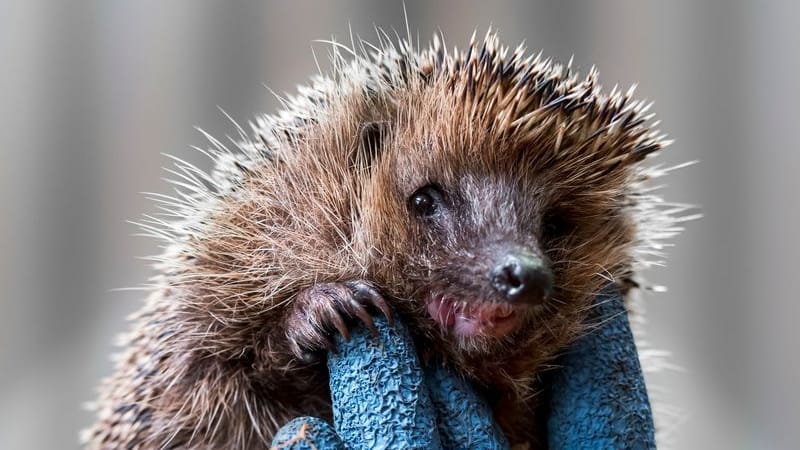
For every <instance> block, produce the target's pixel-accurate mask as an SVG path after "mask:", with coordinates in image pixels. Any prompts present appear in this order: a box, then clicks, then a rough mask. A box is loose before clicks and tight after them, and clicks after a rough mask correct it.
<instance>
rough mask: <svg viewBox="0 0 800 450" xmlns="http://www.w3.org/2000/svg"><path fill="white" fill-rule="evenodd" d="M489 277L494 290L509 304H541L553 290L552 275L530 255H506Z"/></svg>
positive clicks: (540, 259)
mask: <svg viewBox="0 0 800 450" xmlns="http://www.w3.org/2000/svg"><path fill="white" fill-rule="evenodd" d="M490 276H491V280H492V286H493V287H494V288H495V290H497V292H499V293H500V294H501V295H502V296H503V297H504V298H505V299H506V300H508V301H510V302H515V303H517V302H519V303H523V302H524V303H530V304H537V303H541V302H543V301H544V300H545V299H546V298H547V297H548V296H550V294H551V293H552V290H553V275H552V274H551V273H550V270H549V269H548V267H547V265H546V264H545V262H544V261H543V260H542V258H540V257H538V256H535V255H531V254H524V253H520V254H510V255H507V256H506V257H505V258H504V259H503V260H502V261H501V262H500V264H498V265H497V266H495V267H494V269H492V272H491V274H490Z"/></svg>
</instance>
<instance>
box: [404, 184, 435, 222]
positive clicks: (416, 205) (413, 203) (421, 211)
mask: <svg viewBox="0 0 800 450" xmlns="http://www.w3.org/2000/svg"><path fill="white" fill-rule="evenodd" d="M408 203H409V207H410V208H411V210H412V211H413V212H414V214H416V215H418V216H420V217H431V216H433V215H435V214H436V213H437V212H438V211H439V208H441V204H442V191H440V190H439V188H438V187H436V186H434V185H432V184H429V185H427V186H423V187H421V188H419V189H417V190H416V191H415V192H414V193H413V194H411V197H409V198H408Z"/></svg>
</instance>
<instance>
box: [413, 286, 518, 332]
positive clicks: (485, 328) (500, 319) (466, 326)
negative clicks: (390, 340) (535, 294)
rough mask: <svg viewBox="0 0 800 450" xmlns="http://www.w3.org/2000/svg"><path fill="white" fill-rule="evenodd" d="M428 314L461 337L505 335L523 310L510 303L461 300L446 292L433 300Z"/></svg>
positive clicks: (516, 323) (515, 325)
mask: <svg viewBox="0 0 800 450" xmlns="http://www.w3.org/2000/svg"><path fill="white" fill-rule="evenodd" d="M428 314H429V315H430V316H431V318H432V319H433V320H434V321H436V322H437V323H438V324H439V325H441V326H442V327H443V328H445V329H447V330H449V331H451V332H452V333H453V334H455V335H456V336H462V337H471V336H488V337H502V336H505V335H507V334H509V333H511V332H512V331H514V330H515V329H516V328H517V325H518V324H519V322H520V320H519V316H520V312H519V311H517V310H516V308H514V306H513V305H511V304H510V303H497V302H490V301H461V300H456V299H454V298H452V297H448V296H444V295H437V296H434V297H433V298H432V299H431V301H430V302H429V303H428Z"/></svg>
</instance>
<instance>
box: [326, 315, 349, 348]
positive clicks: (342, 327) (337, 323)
mask: <svg viewBox="0 0 800 450" xmlns="http://www.w3.org/2000/svg"><path fill="white" fill-rule="evenodd" d="M331 321H332V322H333V326H334V327H335V328H336V329H337V330H339V333H341V335H342V337H343V338H344V340H345V341H349V340H350V330H349V329H348V328H347V324H346V323H344V319H342V316H341V315H340V314H339V313H333V314H332V315H331ZM333 346H334V345H333V343H332V342H331V347H333Z"/></svg>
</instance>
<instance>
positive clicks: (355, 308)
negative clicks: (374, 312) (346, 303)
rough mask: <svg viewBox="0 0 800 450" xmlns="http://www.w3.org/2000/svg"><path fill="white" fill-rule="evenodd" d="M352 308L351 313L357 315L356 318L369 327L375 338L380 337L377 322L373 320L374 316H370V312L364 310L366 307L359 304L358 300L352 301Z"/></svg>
mask: <svg viewBox="0 0 800 450" xmlns="http://www.w3.org/2000/svg"><path fill="white" fill-rule="evenodd" d="M350 307H351V308H352V310H351V313H353V314H355V315H356V317H358V318H359V319H361V322H363V323H364V325H366V326H367V328H368V329H369V331H370V333H372V335H373V336H375V337H378V329H377V328H375V322H374V321H373V320H372V316H370V315H369V312H367V309H366V308H364V306H363V305H362V304H361V303H359V302H358V300H351V301H350Z"/></svg>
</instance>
